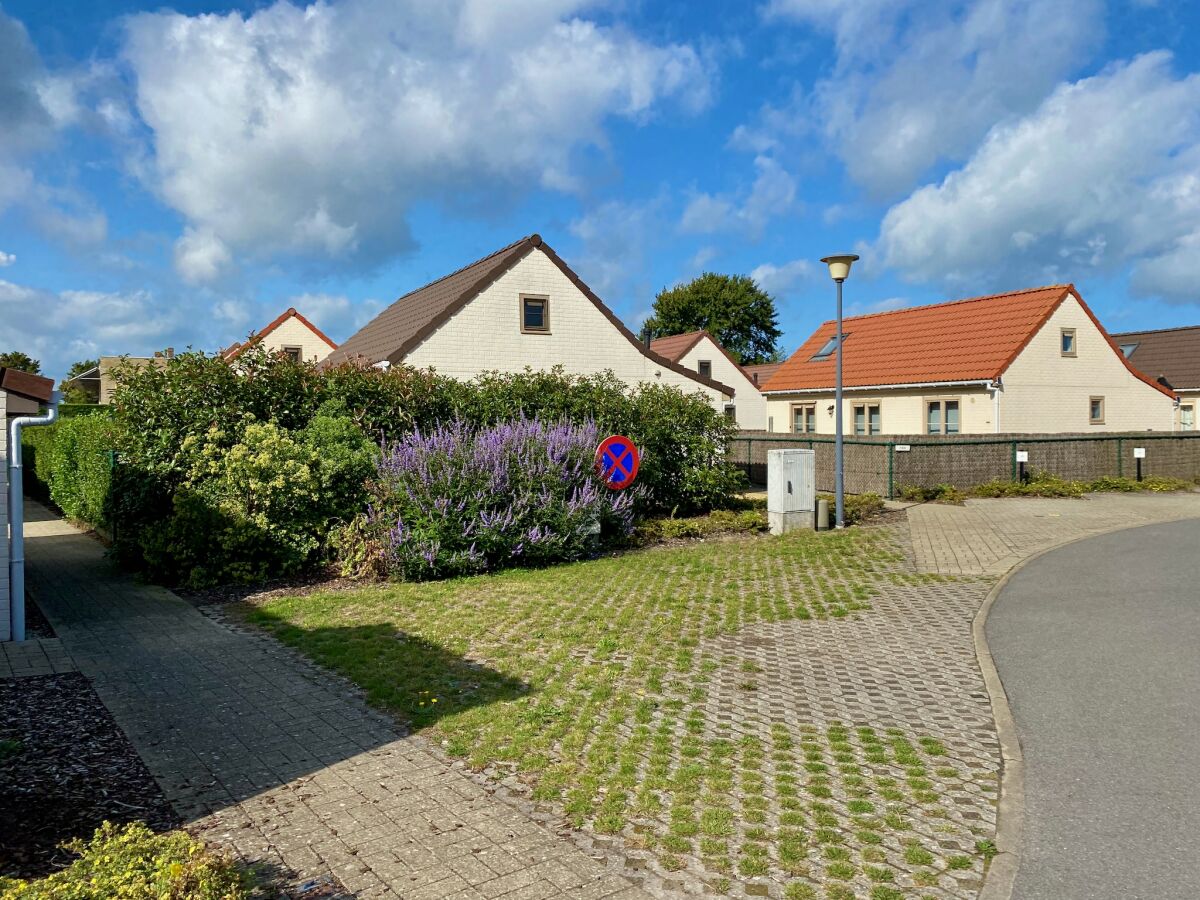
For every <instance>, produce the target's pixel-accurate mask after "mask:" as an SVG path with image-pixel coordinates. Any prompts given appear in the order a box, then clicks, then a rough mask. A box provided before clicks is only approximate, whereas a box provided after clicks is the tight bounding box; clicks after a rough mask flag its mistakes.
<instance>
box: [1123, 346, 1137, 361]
mask: <svg viewBox="0 0 1200 900" xmlns="http://www.w3.org/2000/svg"><path fill="white" fill-rule="evenodd" d="M1137 348H1138V345H1137V344H1122V345H1121V353H1122V354H1123V355H1124V357H1125V358H1126V359H1129V357H1131V356H1133V351H1134V350H1136V349H1137Z"/></svg>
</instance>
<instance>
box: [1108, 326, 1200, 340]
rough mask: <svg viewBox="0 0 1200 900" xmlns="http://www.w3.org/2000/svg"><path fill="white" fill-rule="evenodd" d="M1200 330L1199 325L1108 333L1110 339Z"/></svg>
mask: <svg viewBox="0 0 1200 900" xmlns="http://www.w3.org/2000/svg"><path fill="white" fill-rule="evenodd" d="M1198 329H1200V325H1175V326H1173V327H1171V328H1142V329H1140V330H1139V331H1110V332H1109V334H1110V335H1111V336H1112V337H1115V338H1118V337H1129V336H1131V335H1135V334H1162V333H1163V332H1166V331H1193V330H1198Z"/></svg>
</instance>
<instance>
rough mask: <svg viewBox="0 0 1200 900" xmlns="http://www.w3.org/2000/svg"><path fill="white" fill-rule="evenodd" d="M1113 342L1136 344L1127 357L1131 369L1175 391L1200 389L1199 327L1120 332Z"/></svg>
mask: <svg viewBox="0 0 1200 900" xmlns="http://www.w3.org/2000/svg"><path fill="white" fill-rule="evenodd" d="M1112 339H1113V342H1114V343H1115V344H1117V345H1118V346H1120V345H1121V344H1137V347H1135V348H1134V350H1133V352H1132V353H1130V355H1129V361H1130V362H1131V363H1133V367H1134V368H1135V369H1138V370H1139V371H1141V372H1144V373H1145V374H1146V375H1148V376H1150V377H1151V378H1154V379H1158V378H1160V377H1161V378H1165V379H1166V381H1167V383H1168V384H1169V385H1171V387H1173V388H1175V390H1177V391H1179V390H1197V389H1200V325H1190V326H1188V327H1186V328H1160V329H1157V330H1154V331H1123V332H1121V333H1120V334H1114V335H1113V336H1112Z"/></svg>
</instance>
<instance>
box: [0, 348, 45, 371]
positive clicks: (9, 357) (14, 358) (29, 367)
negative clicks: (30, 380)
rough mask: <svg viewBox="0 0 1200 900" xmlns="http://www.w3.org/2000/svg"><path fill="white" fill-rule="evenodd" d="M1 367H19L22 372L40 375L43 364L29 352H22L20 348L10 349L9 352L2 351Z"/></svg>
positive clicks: (0, 356) (0, 357)
mask: <svg viewBox="0 0 1200 900" xmlns="http://www.w3.org/2000/svg"><path fill="white" fill-rule="evenodd" d="M0 369H18V370H20V371H22V372H32V373H33V374H34V375H40V374H41V373H42V364H41V363H40V362H38V361H37V360H36V359H34V358H33V357H32V356H30V355H29V354H28V353H22V352H21V351H20V350H9V351H8V352H7V353H0Z"/></svg>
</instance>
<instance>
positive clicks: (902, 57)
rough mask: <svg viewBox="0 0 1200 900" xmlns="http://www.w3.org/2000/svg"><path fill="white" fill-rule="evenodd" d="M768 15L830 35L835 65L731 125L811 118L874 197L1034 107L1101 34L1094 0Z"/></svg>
mask: <svg viewBox="0 0 1200 900" xmlns="http://www.w3.org/2000/svg"><path fill="white" fill-rule="evenodd" d="M766 12H767V15H768V16H770V17H774V18H777V19H778V18H783V19H791V20H794V21H798V22H802V23H805V24H807V25H811V26H815V27H816V28H818V29H821V30H825V31H829V32H832V33H833V34H834V36H835V39H836V43H837V59H836V65H835V67H834V71H833V73H832V74H831V75H830V76H829V77H828V78H826V79H823V80H822V81H820V82H819V83H818V84H817V85H816V87H815V89H814V91H813V95H812V97H811V98H804V97H800V96H797V97H794V98H793V101H792V103H791V104H790V105H789V108H787V109H785V110H783V111H780V110H770V109H768V110H767V111H765V112H764V114H763V115H762V116H760V119H763V121H762V122H761V123H759V124H756V125H751V126H748V127H747V128H746V129H745V130H743V131H742V132H738V133H735V136H734V137H735V139H738V140H740V141H743V142H745V141H747V140H749V139H750V138H751V137H753V138H754V139H755V140H757V141H759V142H760V143H761V142H762V141H764V140H765V139H766V136H769V135H775V134H778V133H779V132H780V129H781V128H782V126H781V125H780V124H778V122H775V123H773V122H772V121H771V117H772V116H774V118H775V119H776V120H778V119H780V118H781V115H780V114H781V112H784V113H786V116H783V117H782V118H783V119H784V121H792V122H794V121H803V120H805V119H807V120H810V121H811V122H812V123H813V125H814V126H815V127H818V128H820V129H821V130H822V131H823V132H824V134H825V136H826V138H827V140H828V141H829V143H830V146H831V147H832V149H833V150H834V152H835V153H837V154H838V156H840V157H841V159H842V161H843V162H844V163H845V165H846V168H847V170H848V172H849V174H850V176H851V178H853V179H854V180H855V181H856V182H858V183H859V184H861V185H863V186H865V187H866V188H867V189H868V191H869V192H870V193H872V194H873V195H875V196H894V195H895V194H897V193H900V192H903V191H906V190H909V189H911V188H912V186H913V185H914V183H916V181H917V180H918V179H920V178H921V177H922V176H923V175H925V174H927V173H928V172H929V171H930V170H931V168H933V167H934V166H936V165H937V164H938V163H939V162H942V161H950V162H957V161H961V160H962V159H964V158H965V157H966V156H968V155H969V154H970V153H971V152H972V151H973V150H974V148H975V146H976V144H977V143H978V141H979V140H980V139H981V138H982V137H983V136H984V135H985V134H986V133H987V132H988V131H989V129H991V128H992V127H993V126H994V125H995V124H996V123H998V122H1002V121H1004V120H1005V119H1006V118H1008V117H1010V116H1014V115H1023V114H1026V113H1028V112H1030V111H1031V110H1033V109H1035V108H1036V107H1037V106H1038V104H1039V103H1040V102H1041V101H1042V100H1043V99H1044V98H1045V97H1046V96H1047V95H1048V94H1049V93H1050V91H1052V90H1053V89H1054V88H1055V86H1056V85H1057V84H1058V83H1059V82H1060V80H1061V79H1062V78H1064V77H1066V76H1067V75H1069V74H1070V73H1071V72H1073V71H1074V70H1075V68H1076V67H1077V66H1078V65H1080V64H1081V63H1082V62H1084V61H1086V60H1087V59H1088V58H1089V56H1090V55H1091V53H1092V52H1094V51H1095V50H1096V49H1097V48H1098V46H1099V45H1100V42H1101V39H1102V37H1103V12H1104V10H1103V0H933V2H930V0H772V2H771V3H769V4H768V6H767V7H766Z"/></svg>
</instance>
